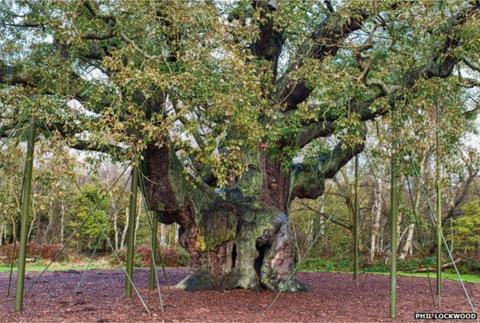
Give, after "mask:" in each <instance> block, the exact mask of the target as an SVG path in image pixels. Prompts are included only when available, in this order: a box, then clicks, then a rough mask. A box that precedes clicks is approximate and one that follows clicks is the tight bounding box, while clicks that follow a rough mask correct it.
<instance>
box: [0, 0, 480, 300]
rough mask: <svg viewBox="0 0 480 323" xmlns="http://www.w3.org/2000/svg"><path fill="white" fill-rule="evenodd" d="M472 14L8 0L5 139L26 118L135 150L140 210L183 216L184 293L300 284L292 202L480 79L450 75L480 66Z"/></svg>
mask: <svg viewBox="0 0 480 323" xmlns="http://www.w3.org/2000/svg"><path fill="white" fill-rule="evenodd" d="M479 12H480V2H479V1H418V2H407V1H393V0H388V1H338V2H337V1H324V2H320V1H310V0H299V1H275V0H269V1H266V0H265V1H261V0H253V1H245V0H240V1H207V0H205V1H196V0H192V1H187V0H184V1H183V0H175V1H174V0H171V1H150V0H144V1H127V0H125V1H123V0H118V1H115V0H98V1H94V0H85V1H80V0H78V1H75V0H72V1H23V0H22V1H20V0H18V1H13V0H12V1H4V2H3V3H2V4H1V5H0V21H1V23H0V24H1V25H0V28H1V34H2V36H0V40H1V56H0V84H1V90H0V99H1V101H0V102H1V103H0V108H1V111H0V118H1V119H0V136H1V137H7V136H11V135H15V134H17V133H19V131H18V129H21V127H22V126H23V125H25V124H26V123H27V122H28V119H29V117H30V115H31V114H33V115H34V117H35V120H36V123H37V124H38V126H39V127H40V128H41V129H42V134H43V136H45V137H49V136H56V137H61V138H63V139H64V140H65V143H66V144H67V145H69V146H70V147H72V148H76V149H81V150H92V151H99V152H104V153H107V154H109V155H111V156H112V157H113V158H116V159H121V160H130V161H132V162H134V163H135V162H136V161H137V160H139V163H140V167H141V169H142V175H143V179H144V180H143V182H144V184H145V189H144V194H145V198H146V200H147V202H148V206H149V208H150V209H151V210H153V211H155V212H156V214H157V218H158V220H159V221H160V222H162V223H166V224H171V223H178V224H179V226H180V243H181V245H182V246H183V247H184V248H185V249H186V250H187V251H188V252H189V253H190V255H191V258H192V266H191V270H192V272H191V275H189V276H188V277H187V278H186V279H185V280H184V281H182V282H181V283H180V286H182V287H184V288H186V289H190V290H194V289H206V288H238V287H240V288H260V287H265V288H269V289H276V290H285V291H297V290H301V289H303V286H302V284H301V283H299V282H298V281H297V280H296V279H295V277H294V275H293V273H294V265H295V254H294V250H293V248H292V247H293V245H292V237H291V234H290V229H289V223H288V209H289V205H290V203H291V202H292V200H293V199H295V198H307V199H315V198H317V197H319V196H321V195H322V193H323V191H324V182H325V180H326V179H328V178H332V177H333V176H335V174H336V173H337V171H338V170H339V169H340V168H341V167H343V166H344V165H345V164H346V163H347V162H348V161H349V160H350V159H352V158H353V157H354V156H355V155H356V154H358V153H359V152H361V151H362V149H363V147H364V139H365V137H366V136H367V133H366V129H367V127H366V123H367V122H368V121H370V120H374V119H375V118H377V117H382V116H388V114H389V112H390V111H392V110H394V109H399V108H400V107H401V106H403V105H408V102H409V98H411V97H412V96H415V97H417V98H418V97H420V98H421V97H422V95H424V96H427V95H431V93H432V92H434V91H431V90H430V91H425V90H424V89H425V87H428V84H429V82H432V84H434V85H432V86H436V85H438V84H440V85H441V84H445V82H450V83H448V84H449V85H450V86H453V87H455V86H457V87H475V86H478V83H477V81H476V80H475V79H474V78H473V79H472V78H471V77H470V78H468V77H464V76H462V75H461V73H459V74H458V76H457V75H455V82H453V81H452V78H450V79H449V77H450V76H452V74H454V72H455V71H459V72H460V71H461V70H468V71H469V72H468V73H467V74H468V75H470V76H471V75H472V73H473V74H474V73H476V72H478V71H479V67H478V60H479V52H480V51H479V49H480V43H479V39H480V34H479V30H480V24H479ZM464 74H465V73H464ZM416 109H421V107H417V108H416ZM474 110H475V107H472V105H471V104H465V105H461V109H459V113H461V114H463V115H466V114H470V113H471V112H472V111H474ZM324 138H333V139H334V142H335V144H334V145H333V146H332V145H329V144H327V143H326V141H325V140H324ZM329 142H330V141H329ZM306 150H309V153H308V154H306V153H305V151H306ZM305 155H308V156H309V158H302V157H304V156H305ZM139 156H140V157H139ZM137 158H138V159H137ZM294 161H295V162H294Z"/></svg>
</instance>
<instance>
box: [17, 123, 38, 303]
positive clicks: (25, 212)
mask: <svg viewBox="0 0 480 323" xmlns="http://www.w3.org/2000/svg"><path fill="white" fill-rule="evenodd" d="M34 149H35V121H34V119H33V118H32V120H31V124H30V129H29V131H28V142H27V157H26V160H25V170H24V177H23V188H22V218H21V226H20V250H19V252H18V272H17V288H16V291H15V311H16V312H20V311H21V310H22V307H23V291H24V286H25V285H24V283H25V258H26V252H27V238H28V237H27V235H28V219H29V218H30V214H31V212H32V178H33V158H34Z"/></svg>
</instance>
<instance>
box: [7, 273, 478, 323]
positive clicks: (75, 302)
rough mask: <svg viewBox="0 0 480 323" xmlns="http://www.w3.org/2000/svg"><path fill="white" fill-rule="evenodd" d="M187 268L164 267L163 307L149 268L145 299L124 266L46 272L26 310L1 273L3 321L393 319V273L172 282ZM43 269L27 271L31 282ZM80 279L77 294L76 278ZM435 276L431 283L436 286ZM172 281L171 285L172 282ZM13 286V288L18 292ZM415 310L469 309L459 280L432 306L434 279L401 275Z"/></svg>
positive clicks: (473, 290)
mask: <svg viewBox="0 0 480 323" xmlns="http://www.w3.org/2000/svg"><path fill="white" fill-rule="evenodd" d="M186 274H187V271H186V270H184V269H168V270H167V278H165V276H164V275H163V273H162V272H161V271H159V276H160V278H161V281H160V282H161V285H162V288H161V294H162V297H163V302H164V313H162V311H161V309H160V302H159V298H158V293H157V291H149V290H148V288H147V286H148V270H146V269H138V270H136V272H135V284H136V285H137V286H138V287H139V290H140V293H141V295H142V297H143V298H144V300H145V303H146V304H147V306H148V308H149V310H150V312H151V313H150V314H148V313H146V311H145V310H144V308H143V306H142V304H141V302H140V301H139V298H138V297H136V296H135V297H134V298H133V299H126V298H124V297H123V287H124V283H125V282H124V274H123V272H122V271H120V270H89V271H85V272H83V271H66V272H49V273H46V274H45V275H44V276H43V277H42V278H41V279H40V280H39V281H38V282H37V284H36V285H35V286H34V287H33V288H32V290H31V292H29V293H27V294H26V296H25V305H24V311H23V313H21V314H16V313H14V311H13V308H14V300H13V299H12V298H11V297H10V298H8V297H7V285H8V274H0V321H2V322H52V321H55V322H59V321H64V322H83V321H88V322H125V321H129V322H134V321H135V322H138V321H159V322H161V321H167V322H171V321H174V322H175V321H188V322H205V321H215V322H224V321H229V322H231V321H234V322H237V321H243V322H245V321H247V322H299V321H302V322H333V321H335V322H337V321H342V322H374V321H390V320H389V319H388V308H389V299H388V295H389V290H388V289H389V277H388V276H382V275H361V278H360V286H358V287H356V285H355V284H354V282H353V280H352V276H351V275H350V274H341V273H302V274H299V278H300V279H301V280H302V281H303V282H304V283H305V284H306V285H307V286H308V288H309V291H308V292H304V293H297V294H285V293H282V294H280V295H279V296H278V298H277V299H276V301H275V303H274V304H273V305H272V306H271V308H270V309H268V308H269V306H270V304H271V303H272V301H273V300H274V299H275V297H276V296H277V293H273V292H265V291H262V292H255V291H247V290H231V291H202V292H185V291H181V290H177V289H175V288H174V287H173V285H174V284H175V283H177V282H178V281H180V280H181V279H182V278H183V277H185V275H186ZM37 277H38V273H28V274H27V277H26V286H25V288H26V289H28V288H29V287H30V286H31V284H32V283H33V282H34V281H35V279H36V278H37ZM82 277H83V281H82V284H81V286H80V288H79V291H78V293H77V294H76V295H73V293H74V291H75V288H76V286H77V284H78V282H79V281H80V280H81V279H82ZM434 283H435V282H434V280H433V279H432V281H431V284H432V288H434ZM167 286H171V287H170V288H169V287H167ZM466 287H467V289H468V292H469V294H470V296H471V297H472V300H473V302H474V304H476V305H477V306H478V305H480V284H471V283H467V284H466ZM14 292H15V291H14V290H13V291H11V293H10V295H14ZM415 312H471V310H470V309H469V306H468V303H467V301H466V299H465V295H464V293H463V290H462V288H461V286H460V283H459V282H453V281H445V282H444V288H443V296H442V299H441V305H440V306H439V307H434V306H433V300H432V295H431V292H430V284H429V280H428V279H426V278H411V277H399V278H398V316H397V317H398V321H402V322H405V321H408V322H411V321H413V318H414V313H415Z"/></svg>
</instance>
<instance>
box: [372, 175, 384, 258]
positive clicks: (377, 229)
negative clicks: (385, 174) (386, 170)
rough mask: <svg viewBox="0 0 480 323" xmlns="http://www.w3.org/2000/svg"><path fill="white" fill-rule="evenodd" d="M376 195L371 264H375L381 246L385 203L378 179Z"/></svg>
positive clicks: (373, 212)
mask: <svg viewBox="0 0 480 323" xmlns="http://www.w3.org/2000/svg"><path fill="white" fill-rule="evenodd" d="M374 194H375V195H374V201H373V208H372V214H373V215H374V219H373V227H372V235H371V237H370V256H369V260H370V263H373V262H374V260H375V253H376V251H377V250H379V246H377V244H378V242H377V240H378V237H379V235H380V220H381V216H382V202H383V198H382V180H381V179H376V185H375V193H374ZM380 248H381V247H380ZM380 250H381V249H380Z"/></svg>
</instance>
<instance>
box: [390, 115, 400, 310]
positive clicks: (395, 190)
mask: <svg viewBox="0 0 480 323" xmlns="http://www.w3.org/2000/svg"><path fill="white" fill-rule="evenodd" d="M392 114H393V115H392V133H393V149H392V157H391V163H390V167H391V169H390V172H391V182H390V251H391V262H390V318H391V319H392V320H393V319H395V318H396V316H397V222H398V202H399V199H398V197H399V186H398V178H399V172H398V171H399V170H398V156H397V134H398V132H397V130H396V127H397V124H396V122H395V121H396V120H395V119H396V116H395V114H396V111H392Z"/></svg>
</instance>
